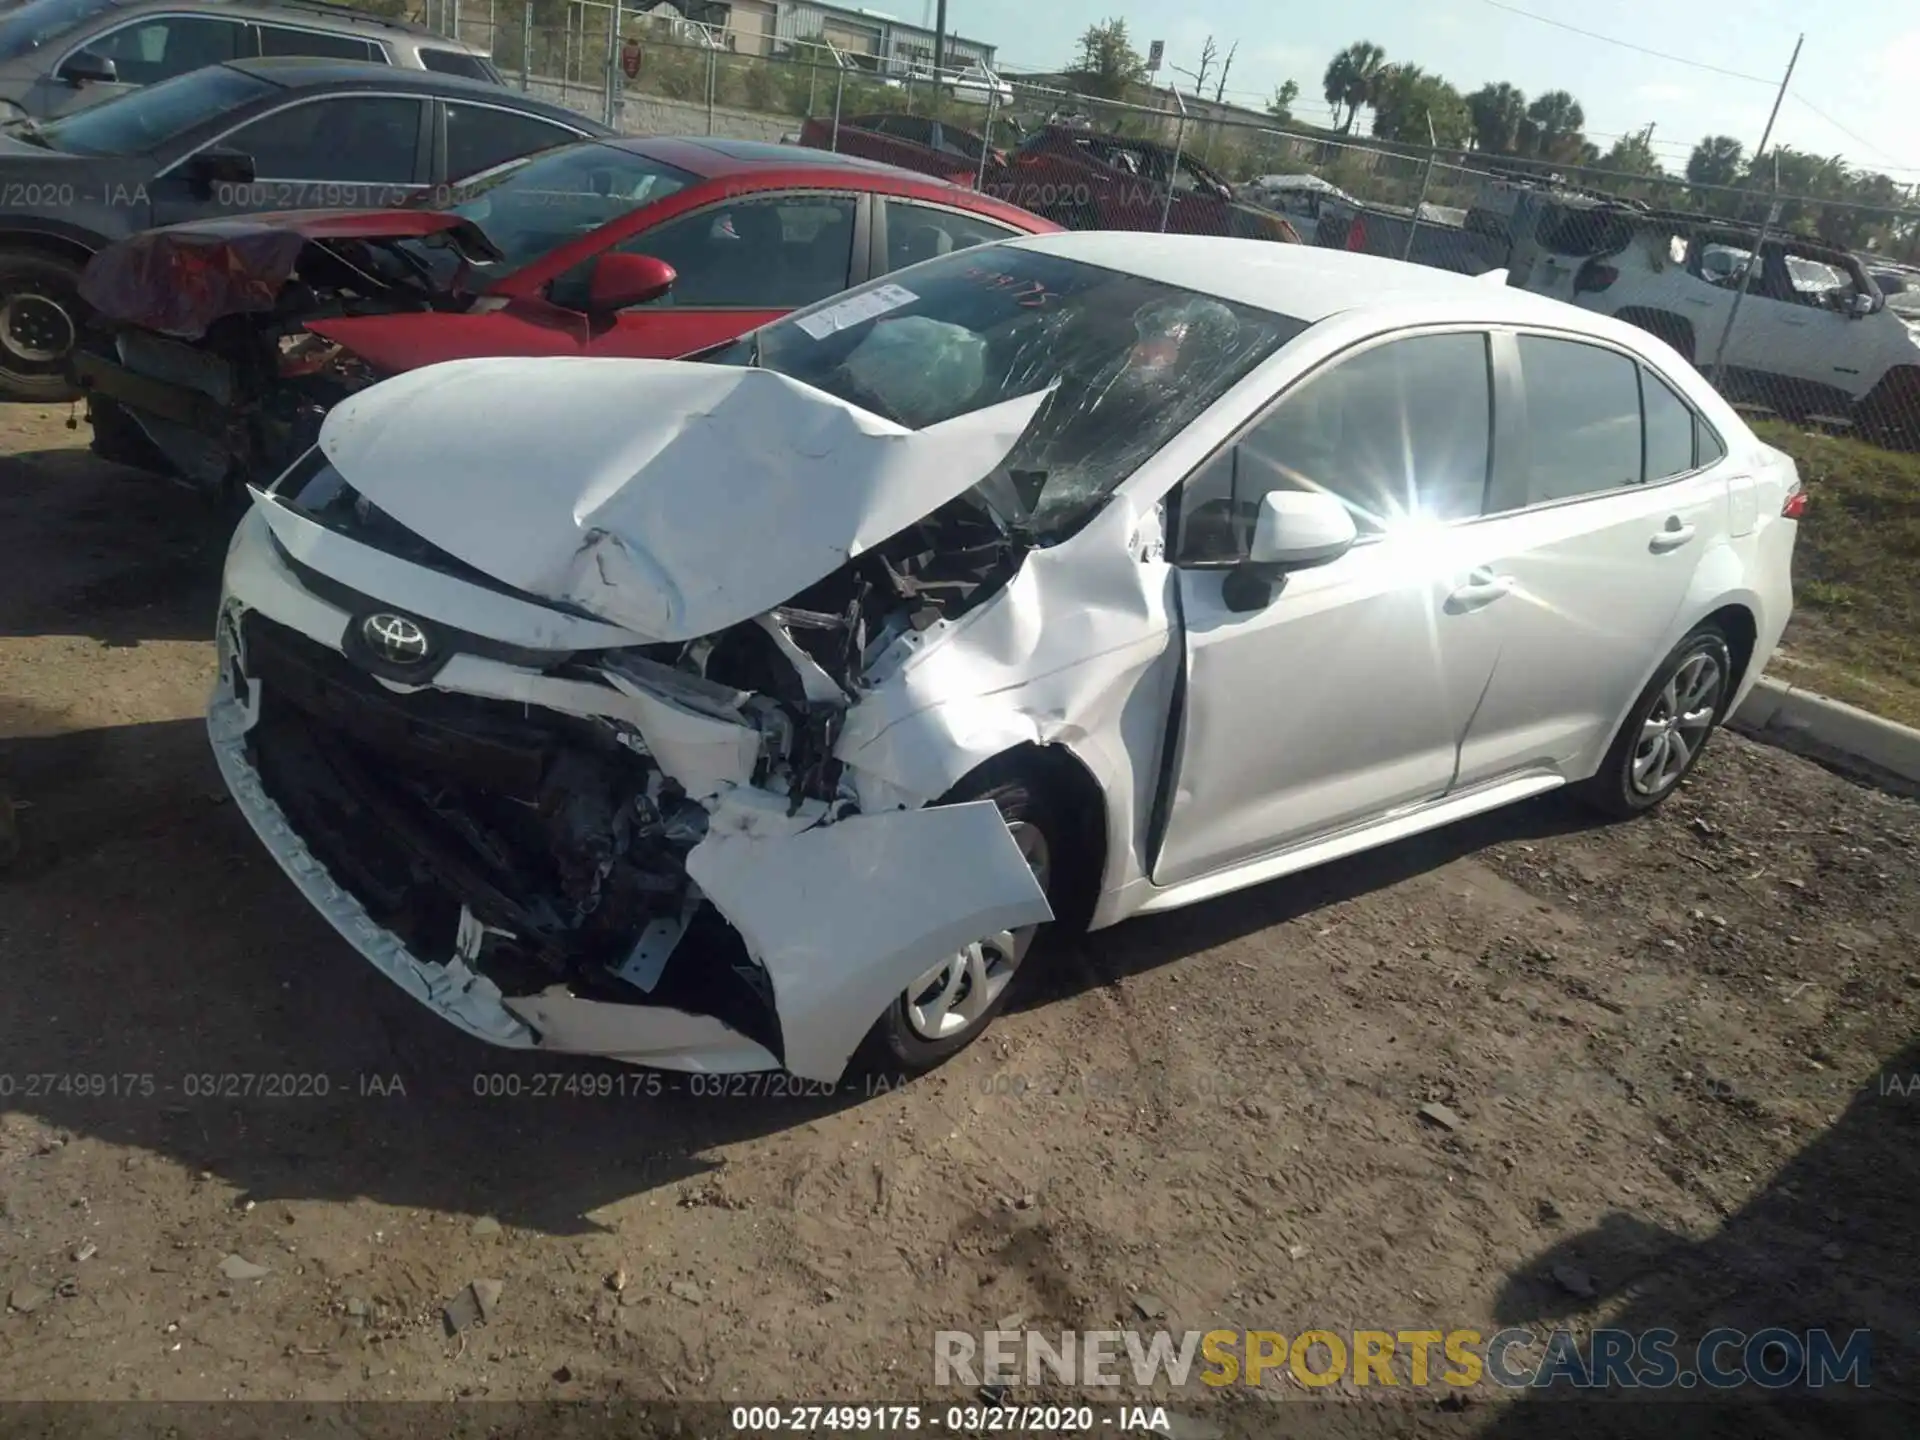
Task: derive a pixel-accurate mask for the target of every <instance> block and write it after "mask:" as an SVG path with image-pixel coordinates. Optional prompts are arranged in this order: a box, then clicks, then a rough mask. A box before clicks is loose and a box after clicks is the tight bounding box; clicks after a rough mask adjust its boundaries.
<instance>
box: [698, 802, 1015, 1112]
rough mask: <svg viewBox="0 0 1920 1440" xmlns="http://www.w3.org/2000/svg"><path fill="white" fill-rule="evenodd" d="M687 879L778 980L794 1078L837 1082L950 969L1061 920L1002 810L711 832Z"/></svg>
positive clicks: (948, 810)
mask: <svg viewBox="0 0 1920 1440" xmlns="http://www.w3.org/2000/svg"><path fill="white" fill-rule="evenodd" d="M687 874H688V875H689V876H690V877H691V878H692V879H693V881H694V883H695V884H697V885H698V886H699V887H700V889H701V892H702V893H703V894H705V895H706V897H707V898H708V899H709V900H711V901H712V902H713V904H714V906H715V908H717V909H718V910H719V911H720V913H721V914H722V915H723V916H725V917H726V919H727V920H728V921H729V922H730V923H731V924H732V925H733V927H734V928H735V929H736V930H738V931H739V932H740V934H741V936H742V938H743V939H744V940H745V941H746V944H747V948H748V950H749V951H750V952H752V954H753V955H754V957H755V958H756V959H758V960H759V962H760V963H761V964H762V965H763V966H765V967H766V971H767V974H768V975H769V977H771V979H772V981H773V998H774V1009H775V1010H776V1012H777V1013H778V1014H779V1017H780V1032H781V1035H782V1036H783V1038H784V1040H785V1044H786V1056H785V1059H786V1067H787V1069H788V1070H789V1071H791V1072H792V1073H793V1074H795V1075H798V1076H800V1077H802V1078H803V1079H808V1080H823V1081H834V1080H838V1079H839V1078H840V1076H841V1074H842V1072H844V1071H845V1069H846V1067H847V1061H848V1059H849V1058H850V1057H851V1056H852V1055H853V1052H854V1050H855V1049H856V1048H858V1046H859V1044H860V1041H861V1039H862V1037H864V1036H865V1034H866V1033H867V1031H868V1030H869V1029H871V1028H872V1026H873V1022H874V1021H876V1020H878V1019H879V1018H880V1015H881V1013H882V1012H883V1011H885V1009H886V1008H887V1006H888V1005H889V1004H891V1003H892V1001H893V999H894V997H895V996H897V995H898V994H900V992H901V991H903V990H905V989H906V988H907V986H908V985H910V984H912V983H913V981H914V980H915V979H917V978H918V977H919V976H921V975H922V974H924V973H925V972H926V971H927V970H928V969H930V968H931V967H932V966H933V965H934V964H935V963H936V962H937V961H939V960H940V959H941V958H942V957H944V956H947V955H951V954H953V953H955V952H957V951H958V950H959V949H960V948H961V947H962V946H964V945H967V944H969V943H971V942H972V941H975V940H980V939H984V938H985V937H987V936H989V935H993V934H996V933H998V932H999V931H1002V930H1014V929H1019V928H1020V927H1021V926H1025V925H1038V924H1043V923H1044V922H1046V921H1048V920H1051V919H1052V918H1053V910H1052V908H1051V907H1050V906H1049V905H1048V904H1047V897H1046V894H1045V892H1044V891H1042V890H1041V888H1040V883H1039V881H1037V880H1035V879H1034V876H1033V872H1032V871H1031V870H1029V869H1028V868H1027V862H1026V859H1025V858H1024V857H1023V856H1022V855H1021V854H1020V847H1019V846H1018V845H1017V844H1015V843H1014V839H1013V835H1012V833H1011V832H1010V831H1009V830H1008V829H1007V824H1006V821H1005V820H1004V819H1002V818H1001V815H1000V810H999V807H997V806H996V805H994V803H993V802H992V801H990V800H975V801H971V802H969V803H967V804H963V805H940V806H935V807H933V808H931V809H926V810H901V811H894V812H892V813H890V814H884V815H855V816H852V817H850V818H848V819H845V820H841V821H839V822H838V823H836V824H832V825H822V826H819V827H818V828H816V829H812V830H808V831H806V832H804V833H802V834H798V835H790V836H768V835H763V834H753V833H746V832H742V831H737V830H734V831H728V832H726V833H718V834H716V833H709V834H708V836H707V838H706V839H704V840H702V841H701V842H700V843H699V844H698V845H696V846H694V848H693V850H692V852H691V853H690V854H689V855H688V856H687Z"/></svg>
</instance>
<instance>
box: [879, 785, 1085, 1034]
mask: <svg viewBox="0 0 1920 1440" xmlns="http://www.w3.org/2000/svg"><path fill="white" fill-rule="evenodd" d="M1007 829H1008V830H1009V831H1011V832H1012V834H1013V840H1014V844H1016V845H1018V846H1019V847H1020V853H1021V854H1022V855H1023V856H1025V857H1026V861H1027V868H1028V869H1029V870H1031V871H1032V872H1033V878H1034V879H1035V880H1037V881H1039V883H1040V888H1041V889H1042V890H1045V889H1046V888H1047V882H1048V880H1049V878H1050V877H1051V875H1052V873H1053V854H1052V851H1051V850H1050V848H1049V847H1048V845H1047V837H1046V834H1045V832H1044V831H1042V830H1041V829H1040V828H1039V826H1037V825H1030V824H1028V823H1027V822H1026V821H1024V820H1015V821H1012V822H1011V823H1010V824H1009V825H1008V826H1007ZM1039 928H1040V927H1039V926H1038V925H1024V926H1022V927H1021V928H1020V929H1018V930H1002V931H1000V932H999V933H998V934H997V935H990V936H987V937H986V938H984V939H981V940H975V941H974V942H972V943H971V944H969V945H968V946H966V947H965V948H964V949H962V950H960V951H959V952H958V953H956V954H953V955H949V956H947V957H946V958H945V959H943V960H942V961H940V963H939V964H937V965H935V966H933V967H932V968H931V969H929V970H928V971H927V972H926V973H925V974H924V975H922V976H921V977H920V978H919V979H918V980H916V981H914V982H913V984H911V985H909V986H908V987H907V991H906V997H905V998H906V1019H907V1025H908V1026H909V1028H911V1029H912V1031H913V1033H914V1034H916V1035H918V1036H919V1037H920V1038H921V1039H923V1040H948V1039H951V1038H952V1037H954V1036H955V1035H959V1034H961V1033H963V1032H964V1031H966V1030H969V1029H971V1028H972V1027H974V1026H976V1025H978V1024H979V1023H980V1021H981V1019H982V1017H983V1016H985V1015H987V1014H988V1013H989V1012H990V1011H991V1010H992V1009H993V1006H994V1004H995V1002H996V1001H998V1000H999V998H1000V996H1001V994H1002V993H1003V992H1004V991H1005V990H1006V988H1007V986H1008V985H1009V984H1011V983H1012V981H1013V976H1014V972H1015V971H1016V970H1018V969H1019V968H1020V962H1021V961H1022V960H1024V959H1026V956H1027V951H1028V949H1029V948H1030V947H1031V946H1032V944H1033V937H1034V934H1035V933H1036V932H1037V931H1038V930H1039Z"/></svg>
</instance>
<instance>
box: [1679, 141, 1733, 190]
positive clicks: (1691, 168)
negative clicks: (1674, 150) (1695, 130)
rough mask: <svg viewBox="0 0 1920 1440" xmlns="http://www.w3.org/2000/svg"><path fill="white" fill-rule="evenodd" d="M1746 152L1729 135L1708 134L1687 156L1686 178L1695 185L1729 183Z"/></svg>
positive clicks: (1731, 182)
mask: <svg viewBox="0 0 1920 1440" xmlns="http://www.w3.org/2000/svg"><path fill="white" fill-rule="evenodd" d="M1746 153H1747V152H1746V147H1745V146H1744V145H1742V144H1741V143H1740V142H1739V141H1738V140H1736V139H1734V138H1733V136H1731V135H1709V136H1707V138H1706V139H1704V140H1702V141H1701V142H1700V143H1699V144H1698V145H1696V146H1694V147H1693V154H1691V155H1689V156H1688V157H1687V179H1688V180H1689V181H1690V182H1692V183H1693V184H1695V185H1731V184H1733V182H1734V180H1735V178H1736V177H1738V175H1739V174H1740V162H1741V160H1743V159H1744V158H1746Z"/></svg>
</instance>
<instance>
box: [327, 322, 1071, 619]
mask: <svg viewBox="0 0 1920 1440" xmlns="http://www.w3.org/2000/svg"><path fill="white" fill-rule="evenodd" d="M1044 398H1045V397H1044V394H1035V395H1030V396H1022V397H1020V398H1018V399H1014V400H1009V401H1005V402H1003V403H1002V404H999V405H994V406H990V407H988V408H986V409H984V410H977V411H974V412H973V413H972V414H969V415H963V416H960V417H958V418H956V419H953V420H948V421H945V422H943V423H942V424H939V425H933V426H929V427H928V428H926V429H924V430H918V431H915V430H907V429H904V428H903V427H901V426H898V425H895V424H893V423H892V422H891V421H888V420H883V419H881V418H880V417H879V416H877V415H873V414H870V413H868V412H867V411H865V410H862V409H860V408H859V407H858V406H855V405H850V404H848V403H847V402H845V401H843V400H839V399H836V398H835V397H833V396H830V395H827V394H824V393H823V392H821V391H818V390H815V389H813V388H812V387H811V386H807V385H802V384H800V383H799V382H797V381H794V380H790V379H788V378H787V377H785V376H783V375H776V374H774V373H773V372H771V371H767V370H756V369H738V368H734V367H732V366H712V365H695V364H689V363H685V362H682V361H674V360H605V359H585V358H579V357H568V358H559V359H551V358H550V359H537V360H525V359H504V360H459V361H453V362H450V363H448V364H444V365H429V366H427V367H425V368H424V369H420V370H414V371H410V372H408V373H407V374H405V375H401V376H398V377H396V378H395V379H392V380H389V381H387V382H385V383H384V384H381V385H376V386H374V387H372V388H371V389H368V390H363V391H361V392H360V393H359V394H357V395H353V396H350V397H349V398H348V399H346V400H344V401H342V402H341V403H340V404H339V405H338V406H336V407H335V408H334V410H333V411H332V413H331V414H329V415H328V416H327V419H326V423H325V425H324V426H323V427H322V429H321V432H320V448H321V449H322V450H323V451H325V452H326V454H327V457H328V458H329V459H330V460H332V461H333V463H334V465H335V466H336V467H337V468H338V469H339V471H340V473H341V474H342V475H343V476H344V477H345V478H346V480H347V482H348V483H349V484H351V485H352V486H353V487H354V488H355V489H356V490H358V491H359V492H360V493H361V494H363V495H365V496H366V497H367V498H368V499H369V500H371V501H372V502H373V503H374V504H376V505H378V506H379V507H380V508H381V509H382V510H384V511H386V512H387V513H388V514H389V515H391V516H392V517H393V518H394V519H395V520H397V521H399V522H400V523H401V524H402V525H405V526H406V527H407V528H408V529H409V530H412V531H413V532H415V533H416V534H418V535H421V536H423V537H425V538H426V539H428V540H430V541H432V542H433V543H434V544H435V545H438V546H440V547H441V548H442V549H444V550H446V551H447V552H449V553H450V554H452V555H455V556H457V557H458V558H459V559H461V560H464V561H466V562H467V563H468V564H470V565H473V566H474V567H476V568H477V569H480V570H483V571H485V572H486V573H487V574H489V575H492V576H494V577H495V578H496V579H499V580H501V581H503V582H505V583H506V584H508V585H511V586H513V587H514V588H515V589H517V590H522V591H525V592H527V593H529V594H532V595H538V596H542V597H545V598H547V599H550V600H557V601H564V602H567V603H569V604H573V605H577V606H579V607H580V608H581V609H583V610H585V611H587V612H589V613H590V614H593V615H597V616H599V617H600V618H602V619H604V620H607V621H610V622H612V623H613V624H616V625H619V626H623V627H625V628H626V629H628V630H632V631H637V632H639V633H640V634H642V635H646V636H650V637H652V638H653V639H655V640H691V639H695V638H697V637H699V636H702V635H710V634H713V633H714V632H716V631H719V630H722V629H725V628H726V627H727V626H729V625H737V624H739V623H740V622H742V621H745V620H750V619H752V618H753V617H754V616H755V615H758V614H760V613H761V612H763V611H765V610H769V609H771V608H773V607H774V606H775V605H778V604H779V603H780V602H781V601H783V600H787V599H789V598H791V597H792V596H793V595H794V594H796V593H797V592H799V591H800V590H803V589H805V588H806V586H808V585H809V584H811V583H812V582H813V581H815V580H818V579H821V578H822V577H824V576H826V575H830V574H832V573H833V571H835V570H836V569H838V568H839V567H840V566H841V565H842V564H844V563H845V562H846V561H847V560H848V559H849V558H851V557H853V556H856V555H859V554H861V553H863V552H865V551H867V550H869V549H871V548H872V547H873V546H875V545H877V544H879V543H880V542H881V541H883V540H885V539H887V538H888V537H889V536H891V535H893V534H895V533H896V532H898V531H899V530H901V529H902V528H903V527H905V526H907V525H909V524H911V523H913V522H914V521H915V520H918V519H920V518H921V517H922V516H924V515H926V514H928V513H929V512H931V511H933V510H935V509H937V508H938V507H939V506H941V505H943V504H945V503H946V502H947V501H949V500H952V499H953V498H954V497H956V496H958V495H960V494H962V493H963V492H964V491H966V490H968V489H969V488H971V487H972V486H973V485H975V484H977V483H978V482H979V481H980V480H982V479H984V478H985V477H986V476H987V475H988V474H989V473H990V472H991V471H992V470H993V469H994V467H995V466H996V465H998V464H999V463H1000V461H1001V460H1002V459H1003V458H1004V457H1005V456H1006V454H1007V452H1008V451H1009V450H1011V449H1012V448H1013V445H1014V442H1015V441H1016V440H1018V439H1019V438H1020V434H1021V432H1022V431H1024V430H1025V429H1026V427H1027V423H1028V422H1029V421H1030V420H1031V419H1032V418H1033V415H1034V412H1035V411H1036V410H1037V409H1038V408H1039V406H1040V403H1041V401H1042V400H1043V399H1044Z"/></svg>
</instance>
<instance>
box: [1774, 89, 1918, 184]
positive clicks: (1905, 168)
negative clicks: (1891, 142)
mask: <svg viewBox="0 0 1920 1440" xmlns="http://www.w3.org/2000/svg"><path fill="white" fill-rule="evenodd" d="M1787 93H1788V94H1789V95H1793V92H1792V91H1788V92H1787ZM1793 98H1794V99H1795V100H1798V101H1799V102H1800V103H1801V104H1802V105H1804V106H1806V107H1807V109H1809V110H1811V111H1812V112H1813V113H1814V114H1816V115H1818V116H1819V117H1820V118H1821V119H1822V120H1824V121H1826V122H1827V123H1828V124H1829V125H1831V126H1833V128H1834V129H1836V130H1838V131H1839V132H1840V133H1841V134H1842V135H1844V136H1846V137H1847V138H1848V139H1849V140H1851V141H1853V142H1854V144H1856V145H1864V146H1865V147H1866V148H1867V149H1869V150H1871V151H1872V152H1873V153H1874V154H1875V155H1878V156H1879V157H1880V158H1881V159H1882V160H1890V159H1891V158H1892V157H1891V156H1889V155H1888V154H1887V152H1886V151H1884V150H1882V149H1881V148H1880V147H1879V146H1878V145H1875V144H1874V143H1873V142H1872V141H1871V140H1869V139H1867V137H1866V136H1864V135H1857V134H1855V133H1854V132H1853V131H1851V130H1849V129H1848V128H1847V127H1846V126H1844V125H1842V124H1841V123H1840V122H1839V121H1838V120H1836V119H1834V118H1833V116H1831V115H1829V114H1827V112H1826V111H1824V110H1822V109H1821V108H1820V107H1819V106H1818V105H1816V104H1814V103H1813V102H1812V101H1811V100H1809V99H1807V98H1806V97H1805V96H1804V95H1793ZM1887 168H1888V169H1889V170H1899V171H1902V172H1904V173H1906V174H1909V175H1912V174H1920V165H1894V164H1890V165H1888V166H1887Z"/></svg>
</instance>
